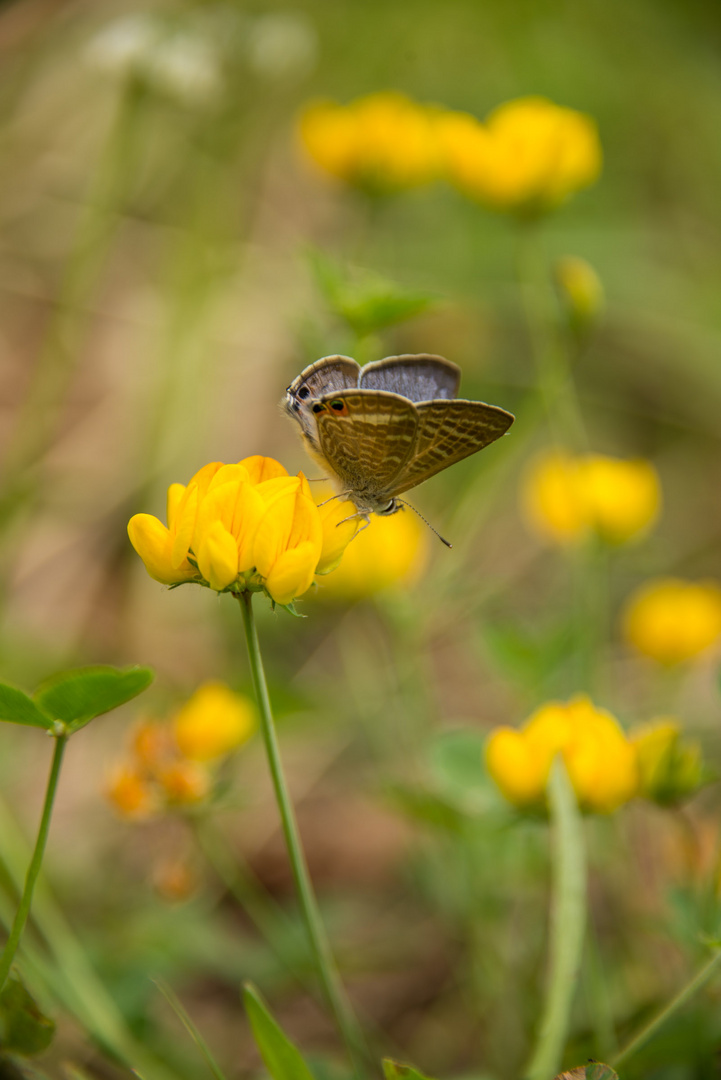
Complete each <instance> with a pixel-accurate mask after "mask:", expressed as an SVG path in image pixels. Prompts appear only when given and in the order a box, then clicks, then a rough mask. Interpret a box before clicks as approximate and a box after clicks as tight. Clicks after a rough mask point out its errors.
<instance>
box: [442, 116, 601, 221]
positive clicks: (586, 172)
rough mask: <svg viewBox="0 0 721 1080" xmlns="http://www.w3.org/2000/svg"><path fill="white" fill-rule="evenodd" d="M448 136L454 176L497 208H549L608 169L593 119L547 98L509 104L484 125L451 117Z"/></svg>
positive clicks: (525, 210)
mask: <svg viewBox="0 0 721 1080" xmlns="http://www.w3.org/2000/svg"><path fill="white" fill-rule="evenodd" d="M440 137H441V141H442V144H443V147H444V158H445V161H446V163H447V171H448V175H449V177H450V179H451V180H452V181H453V182H454V183H455V184H456V185H457V186H458V187H459V188H460V189H461V190H462V191H464V192H465V193H466V194H468V195H470V196H471V197H472V198H475V199H479V200H480V201H481V202H484V203H486V204H488V205H489V206H491V207H493V208H495V209H497V210H509V211H513V212H518V213H522V214H527V215H528V214H531V215H532V214H537V213H539V212H541V211H543V210H548V209H550V208H551V207H553V206H556V205H557V204H559V203H561V202H563V201H564V199H566V198H567V197H568V196H569V195H571V194H572V193H573V192H574V191H579V190H580V189H581V188H584V187H587V186H588V185H589V184H592V183H593V181H594V180H595V179H596V178H597V176H598V174H599V172H600V171H601V160H602V155H601V143H600V140H599V138H598V131H597V129H596V125H595V123H594V122H593V120H592V119H591V118H590V117H589V116H586V115H584V114H583V113H580V112H576V111H575V110H574V109H564V108H561V107H560V106H558V105H554V104H553V102H552V101H548V100H546V98H542V97H526V98H519V99H517V100H515V101H509V102H506V104H504V105H501V106H500V107H499V108H497V109H495V110H494V111H493V112H492V113H491V114H490V115H489V116H488V117H487V118H486V121H485V123H483V124H482V123H480V122H479V121H478V120H476V118H475V117H474V116H469V115H468V114H466V113H450V114H446V116H445V117H444V118H443V120H442V121H441V122H440Z"/></svg>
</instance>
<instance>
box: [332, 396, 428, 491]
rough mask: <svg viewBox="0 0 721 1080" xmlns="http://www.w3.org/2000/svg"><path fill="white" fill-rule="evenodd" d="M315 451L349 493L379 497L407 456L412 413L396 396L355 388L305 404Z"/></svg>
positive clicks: (413, 429)
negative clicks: (312, 422)
mask: <svg viewBox="0 0 721 1080" xmlns="http://www.w3.org/2000/svg"><path fill="white" fill-rule="evenodd" d="M311 409H312V412H313V415H314V416H315V419H316V423H317V431H318V445H319V449H320V451H321V453H322V455H323V456H324V458H325V459H326V461H327V463H328V465H329V467H330V468H331V469H332V470H333V472H334V473H335V474H336V475H337V476H338V477H339V478H340V479H341V480H342V481H343V482H344V483H345V484H346V485H347V486H348V488H349V490H354V491H357V490H359V489H363V490H365V491H368V492H373V493H383V494H385V493H386V492H387V491H388V489H389V488H390V487H391V486H393V483H394V480H395V478H396V477H397V475H398V473H399V472H400V471H401V470H402V469H403V467H404V465H405V463H406V462H407V460H408V458H409V457H410V456H411V454H412V453H413V448H414V446H415V443H416V436H417V432H418V413H417V412H416V408H415V406H414V405H413V403H412V402H410V401H408V400H406V398H403V397H401V396H400V395H398V394H390V393H386V392H383V391H375V390H367V389H358V390H343V391H341V392H340V393H338V394H337V395H333V394H324V395H323V397H322V398H320V399H319V400H318V401H317V402H315V403H314V404H313V405H312V406H311Z"/></svg>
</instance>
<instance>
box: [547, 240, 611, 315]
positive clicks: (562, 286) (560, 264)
mask: <svg viewBox="0 0 721 1080" xmlns="http://www.w3.org/2000/svg"><path fill="white" fill-rule="evenodd" d="M553 277H554V280H555V282H556V288H557V289H558V292H559V295H560V298H561V302H562V304H563V307H564V309H565V312H566V316H567V319H568V323H569V325H570V326H571V328H572V329H573V330H577V331H582V330H585V329H587V328H588V327H590V326H591V325H592V324H593V323H594V322H596V320H597V319H598V318H599V316H600V315H601V314H602V313H603V307H604V302H605V297H604V292H603V285H602V284H601V279H600V277H599V276H598V274H597V273H596V271H595V270H594V269H593V267H592V266H591V264H590V263H589V262H586V260H585V259H580V258H578V256H576V255H563V256H562V257H561V258H560V259H557V260H556V263H555V265H554V267H553Z"/></svg>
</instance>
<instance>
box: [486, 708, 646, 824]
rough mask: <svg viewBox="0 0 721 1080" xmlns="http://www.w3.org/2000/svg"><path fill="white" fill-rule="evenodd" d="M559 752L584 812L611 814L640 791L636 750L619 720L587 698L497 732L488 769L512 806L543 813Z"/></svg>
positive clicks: (491, 739) (488, 754)
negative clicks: (553, 767)
mask: <svg viewBox="0 0 721 1080" xmlns="http://www.w3.org/2000/svg"><path fill="white" fill-rule="evenodd" d="M557 754H560V755H561V756H562V758H563V762H564V764H565V766H566V769H567V771H568V776H569V779H570V781H571V784H572V785H573V789H574V791H575V793H576V798H577V799H578V803H579V806H580V807H581V808H582V809H583V810H587V811H590V812H592V813H599V814H608V813H611V812H612V811H613V810H616V809H617V808H618V807H619V806H621V805H622V804H623V803H625V802H628V800H629V799H631V798H633V796H634V795H635V794H636V793H637V790H638V781H639V777H638V764H637V760H636V749H635V747H634V746H633V744H632V743H631V742H630V741H629V739H628V738H627V737H626V735H625V734H624V732H623V731H622V730H621V728H620V726H619V724H618V722H617V721H616V720H615V718H614V717H613V716H612V715H611V714H610V713H609V712H606V711H605V709H598V708H596V706H595V705H594V704H593V703H592V702H591V701H590V699H589V698H588V697H585V696H584V695H579V696H578V697H575V698H572V699H571V700H570V701H568V702H565V703H564V702H560V701H552V702H549V703H547V704H546V705H542V706H541V707H540V708H539V709H537V710H536V712H534V713H533V715H532V716H531V717H530V718H529V719H528V720H527V721H526V723H525V724H524V725H523V727H522V728H521V729H520V730H517V729H516V728H511V727H499V728H496V729H495V730H494V731H492V732H491V734H490V736H489V738H488V741H487V743H486V766H487V768H488V771H489V773H490V775H491V776H492V777H493V779H494V781H495V782H496V784H497V785H498V787H499V788H500V790H501V791H502V793H503V794H504V795H505V797H506V798H507V799H508V800H509V802H512V803H513V804H514V805H515V806H518V807H519V808H521V809H529V810H542V809H543V808H544V807H545V805H546V786H547V784H548V778H549V774H550V771H551V765H552V764H553V760H554V758H555V756H556V755H557Z"/></svg>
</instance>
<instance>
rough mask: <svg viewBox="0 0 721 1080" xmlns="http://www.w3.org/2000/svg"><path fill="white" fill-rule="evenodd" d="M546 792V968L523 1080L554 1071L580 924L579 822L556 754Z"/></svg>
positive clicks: (576, 966)
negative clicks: (549, 885) (549, 841)
mask: <svg viewBox="0 0 721 1080" xmlns="http://www.w3.org/2000/svg"><path fill="white" fill-rule="evenodd" d="M548 796H549V807H550V812H551V826H552V829H553V841H554V842H553V847H554V852H553V893H552V901H551V934H550V936H551V941H550V970H549V979H548V988H547V991H546V1000H545V1005H544V1010H543V1016H542V1018H541V1024H540V1028H539V1032H538V1039H537V1042H536V1047H535V1050H534V1052H533V1055H532V1057H531V1061H530V1063H529V1065H528V1067H527V1069H526V1072H525V1077H526V1080H551V1077H553V1076H556V1074H557V1073H558V1072H559V1071H560V1066H561V1057H562V1054H563V1048H564V1046H565V1043H566V1038H567V1036H568V1027H569V1023H570V1018H571V1005H572V1003H573V999H574V997H575V992H576V983H577V980H578V973H579V970H580V967H581V955H582V952H583V938H584V931H585V925H586V857H585V847H584V840H583V825H582V822H581V815H580V814H579V812H578V806H577V805H576V798H575V795H574V792H573V788H572V787H571V783H570V781H569V779H568V775H567V773H566V770H565V768H564V766H563V762H562V760H561V759H560V758H556V760H555V762H554V764H553V770H552V772H551V780H550V784H549V788H548Z"/></svg>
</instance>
